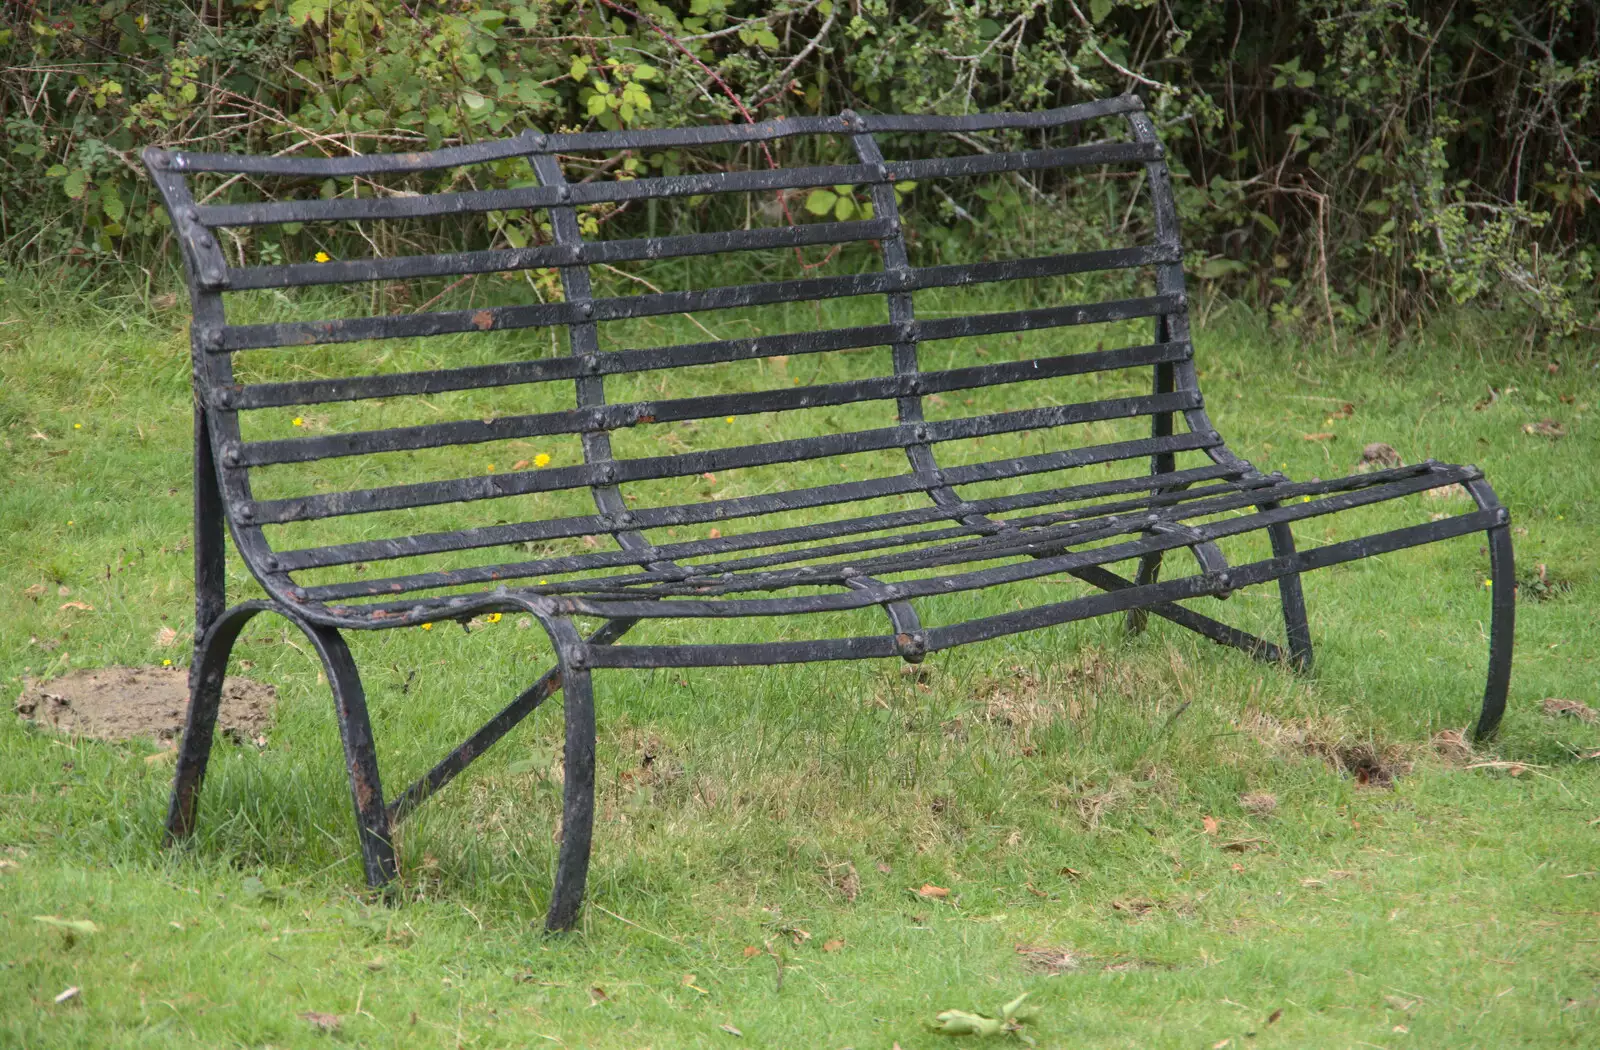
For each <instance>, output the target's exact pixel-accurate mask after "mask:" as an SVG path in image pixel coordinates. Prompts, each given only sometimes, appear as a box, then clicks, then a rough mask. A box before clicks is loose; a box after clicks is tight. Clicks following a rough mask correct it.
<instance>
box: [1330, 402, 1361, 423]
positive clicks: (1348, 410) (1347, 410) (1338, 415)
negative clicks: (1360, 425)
mask: <svg viewBox="0 0 1600 1050" xmlns="http://www.w3.org/2000/svg"><path fill="white" fill-rule="evenodd" d="M1355 414H1356V406H1354V405H1352V404H1351V403H1350V402H1348V401H1346V402H1345V403H1344V407H1342V408H1340V409H1338V410H1336V411H1334V412H1331V413H1329V416H1328V418H1330V419H1349V418H1350V417H1351V416H1353V415H1355Z"/></svg>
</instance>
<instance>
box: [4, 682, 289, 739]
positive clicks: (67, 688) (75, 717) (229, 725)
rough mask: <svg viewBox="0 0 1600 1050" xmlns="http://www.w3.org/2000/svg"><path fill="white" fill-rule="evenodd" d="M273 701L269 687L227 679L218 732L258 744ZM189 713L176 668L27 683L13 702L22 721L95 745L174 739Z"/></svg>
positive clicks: (275, 697) (186, 693)
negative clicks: (87, 739) (146, 738)
mask: <svg viewBox="0 0 1600 1050" xmlns="http://www.w3.org/2000/svg"><path fill="white" fill-rule="evenodd" d="M277 702H278V691H277V690H276V689H275V688H273V687H272V686H270V685H266V684H264V683H262V682H253V681H251V680H250V679H248V678H229V679H228V680H227V681H226V682H225V683H224V684H223V686H222V712H221V714H220V715H219V716H218V718H217V729H218V730H219V731H220V732H222V733H224V734H226V735H228V736H230V737H232V738H233V739H234V740H237V741H246V740H248V741H252V742H257V738H258V737H260V736H261V734H262V733H263V732H264V731H265V730H266V728H267V726H268V725H270V724H271V722H272V709H273V707H274V706H275V705H276V704H277ZM188 709H189V674H188V672H187V671H186V670H184V669H183V668H178V667H172V668H162V667H100V668H96V669H94V670H90V671H74V672H72V673H71V674H66V675H62V676H61V677H60V678H52V679H50V680H49V681H47V682H40V681H36V680H34V679H31V678H25V679H23V682H22V696H21V697H20V698H18V700H17V715H18V716H19V717H21V718H24V719H26V720H28V721H31V722H33V723H35V724H37V725H40V726H44V727H47V728H50V729H54V730H56V731H57V732H61V733H70V734H72V735H74V736H87V737H94V738H96V739H98V740H131V739H133V738H135V737H141V736H149V737H155V738H156V739H157V740H176V739H177V738H178V737H179V736H180V735H182V733H183V720H184V716H185V714H186V713H187V712H188Z"/></svg>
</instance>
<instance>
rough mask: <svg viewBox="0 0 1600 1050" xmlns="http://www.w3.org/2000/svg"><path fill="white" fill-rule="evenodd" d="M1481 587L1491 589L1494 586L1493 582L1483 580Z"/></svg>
mask: <svg viewBox="0 0 1600 1050" xmlns="http://www.w3.org/2000/svg"><path fill="white" fill-rule="evenodd" d="M1483 585H1484V586H1485V587H1493V586H1494V581H1493V580H1484V581H1483Z"/></svg>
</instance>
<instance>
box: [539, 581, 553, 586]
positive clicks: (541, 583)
mask: <svg viewBox="0 0 1600 1050" xmlns="http://www.w3.org/2000/svg"><path fill="white" fill-rule="evenodd" d="M549 582H550V581H549V580H540V581H539V586H541V587H543V586H544V585H545V584H547V583H549Z"/></svg>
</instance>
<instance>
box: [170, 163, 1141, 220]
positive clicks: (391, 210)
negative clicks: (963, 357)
mask: <svg viewBox="0 0 1600 1050" xmlns="http://www.w3.org/2000/svg"><path fill="white" fill-rule="evenodd" d="M1160 155H1161V152H1160V147H1159V146H1154V145H1150V144H1148V143H1142V142H1106V143H1096V144H1092V145H1087V146H1067V147H1064V148H1061V149H1050V150H1026V151H1019V152H1005V153H983V154H977V155H975V156H965V157H933V158H929V159H926V160H913V161H899V162H896V163H894V164H892V165H873V164H826V165H818V166H815V167H805V168H765V169H755V170H749V171H717V172H705V173H696V174H693V175H666V176H660V177H653V178H645V179H621V180H617V181H614V182H581V183H575V184H573V185H570V186H520V187H514V188H511V189H500V190H469V191H464V192H460V193H432V194H426V195H423V196H409V197H335V198H333V199H331V200H320V199H318V200H288V201H258V202H254V203H250V204H207V205H201V206H200V207H199V208H197V209H196V215H197V217H198V221H199V222H200V224H201V225H202V226H206V227H209V228H212V229H215V228H218V227H223V226H266V225H274V224H278V223H286V222H352V221H378V220H389V219H420V218H427V217H430V216H439V215H472V214H478V213H481V212H486V211H520V210H525V209H530V208H555V207H570V206H578V205H586V204H620V203H622V202H624V201H635V200H647V199H655V200H666V199H668V198H672V197H698V196H704V195H707V194H717V193H765V192H772V191H777V190H792V189H806V188H811V187H817V186H837V185H840V184H849V185H872V184H875V183H880V182H899V181H904V180H907V179H913V180H915V179H933V178H952V177H965V176H969V175H980V174H986V173H991V172H1003V171H1037V170H1040V169H1044V168H1053V169H1054V168H1068V167H1083V166H1088V165H1096V164H1134V163H1143V162H1147V161H1151V160H1155V159H1156V158H1158V157H1159V156H1160Z"/></svg>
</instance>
